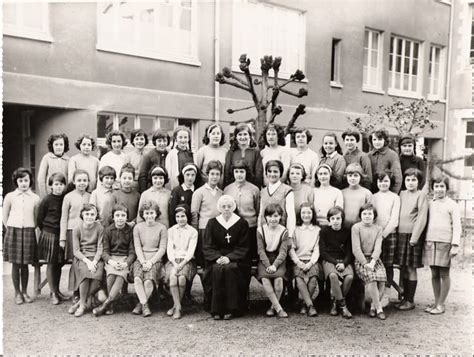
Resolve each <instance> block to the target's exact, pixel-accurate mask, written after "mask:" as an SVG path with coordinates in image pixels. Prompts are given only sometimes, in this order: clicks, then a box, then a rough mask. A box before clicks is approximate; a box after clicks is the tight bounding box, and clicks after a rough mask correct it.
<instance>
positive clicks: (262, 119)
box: [255, 109, 267, 142]
mask: <svg viewBox="0 0 474 357" xmlns="http://www.w3.org/2000/svg"><path fill="white" fill-rule="evenodd" d="M266 124H267V109H259V110H258V116H257V120H256V121H255V141H256V142H258V139H259V138H260V134H261V133H262V132H263V129H264V128H265V125H266Z"/></svg>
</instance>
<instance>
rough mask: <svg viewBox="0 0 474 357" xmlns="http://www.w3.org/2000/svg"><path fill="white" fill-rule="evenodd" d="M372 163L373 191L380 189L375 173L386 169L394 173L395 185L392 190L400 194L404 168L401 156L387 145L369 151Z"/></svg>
mask: <svg viewBox="0 0 474 357" xmlns="http://www.w3.org/2000/svg"><path fill="white" fill-rule="evenodd" d="M369 158H370V163H371V165H372V192H376V191H377V190H378V187H377V180H376V177H375V175H376V174H377V173H378V172H384V171H385V170H386V169H388V170H390V171H392V173H393V185H392V187H391V188H390V191H392V192H395V193H396V194H398V193H399V192H400V188H401V187H402V180H403V176H402V169H401V166H400V158H399V157H398V155H397V153H396V152H395V151H393V150H392V149H390V148H389V147H387V146H384V147H383V148H381V149H380V150H375V149H374V150H372V151H371V152H369Z"/></svg>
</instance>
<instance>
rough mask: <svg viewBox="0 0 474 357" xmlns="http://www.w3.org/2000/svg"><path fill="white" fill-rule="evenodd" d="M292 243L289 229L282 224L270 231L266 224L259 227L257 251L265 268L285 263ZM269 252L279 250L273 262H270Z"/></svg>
mask: <svg viewBox="0 0 474 357" xmlns="http://www.w3.org/2000/svg"><path fill="white" fill-rule="evenodd" d="M290 244H291V243H290V239H289V236H288V230H287V229H286V228H285V227H284V226H282V225H278V227H277V230H276V231H270V229H269V227H268V225H266V224H265V225H263V226H260V227H258V228H257V252H258V256H259V257H260V261H261V262H262V264H263V266H264V267H265V268H268V267H269V266H270V265H273V266H275V267H276V268H278V267H279V266H280V265H281V264H284V262H285V261H286V256H287V254H288V248H289V247H290ZM267 252H269V253H270V252H278V255H277V257H276V258H275V260H274V261H273V263H270V260H269V259H268V256H267Z"/></svg>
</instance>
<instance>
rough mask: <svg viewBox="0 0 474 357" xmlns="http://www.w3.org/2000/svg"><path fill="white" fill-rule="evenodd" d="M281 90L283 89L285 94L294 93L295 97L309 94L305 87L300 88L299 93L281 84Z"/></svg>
mask: <svg viewBox="0 0 474 357" xmlns="http://www.w3.org/2000/svg"><path fill="white" fill-rule="evenodd" d="M280 91H282V92H283V93H285V94H288V95H292V96H293V97H297V98H302V97H304V96H307V95H308V91H307V90H306V89H305V88H300V90H299V91H298V93H295V92H292V91H289V90H287V89H282V88H281V86H280Z"/></svg>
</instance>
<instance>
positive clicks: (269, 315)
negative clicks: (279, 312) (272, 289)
mask: <svg viewBox="0 0 474 357" xmlns="http://www.w3.org/2000/svg"><path fill="white" fill-rule="evenodd" d="M275 314H276V313H275V309H273V307H271V308H269V309H268V310H267V312H266V313H265V315H267V316H268V317H273V316H275Z"/></svg>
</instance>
